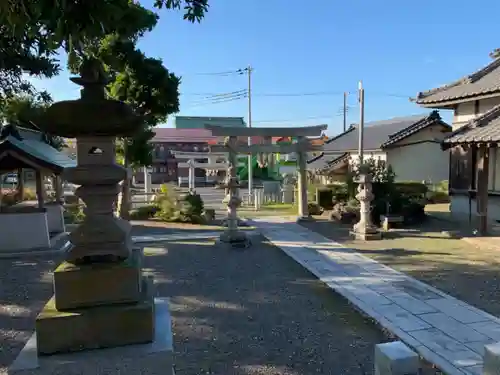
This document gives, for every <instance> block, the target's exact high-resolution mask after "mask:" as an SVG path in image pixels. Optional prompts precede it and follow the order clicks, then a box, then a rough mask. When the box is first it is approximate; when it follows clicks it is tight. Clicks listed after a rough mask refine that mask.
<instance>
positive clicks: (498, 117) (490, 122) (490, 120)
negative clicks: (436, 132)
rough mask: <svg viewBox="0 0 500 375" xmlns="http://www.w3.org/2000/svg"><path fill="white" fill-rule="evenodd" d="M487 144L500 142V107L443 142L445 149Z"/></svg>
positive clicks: (477, 118) (463, 127) (469, 123)
mask: <svg viewBox="0 0 500 375" xmlns="http://www.w3.org/2000/svg"><path fill="white" fill-rule="evenodd" d="M487 142H500V105H497V106H495V107H493V108H492V109H490V110H489V111H488V112H486V113H484V114H483V115H481V116H479V117H476V118H475V119H472V120H471V121H469V122H468V123H467V124H465V125H464V126H462V127H460V128H459V129H457V130H455V131H454V132H452V133H451V134H450V135H449V136H448V137H446V138H445V139H444V140H443V147H444V148H449V147H451V146H453V145H457V144H465V143H487Z"/></svg>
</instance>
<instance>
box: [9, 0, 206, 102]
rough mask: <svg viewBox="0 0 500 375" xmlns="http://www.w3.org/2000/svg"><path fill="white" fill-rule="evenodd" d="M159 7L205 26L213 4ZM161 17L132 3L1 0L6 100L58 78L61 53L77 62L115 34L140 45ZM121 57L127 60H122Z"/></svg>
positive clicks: (167, 1) (171, 1) (170, 2)
mask: <svg viewBox="0 0 500 375" xmlns="http://www.w3.org/2000/svg"><path fill="white" fill-rule="evenodd" d="M154 6H155V8H156V9H162V8H166V9H175V10H178V9H181V8H183V10H184V19H186V20H188V21H190V22H199V21H200V20H201V19H202V18H203V16H204V15H205V13H206V12H207V11H208V4H207V0H155V2H154ZM158 17H159V15H158V14H157V13H155V12H154V11H153V10H149V9H147V8H145V7H144V6H142V5H141V4H140V3H139V2H138V1H130V0H106V1H102V0H86V1H81V0H11V1H0V101H1V100H3V99H4V98H6V97H9V96H11V95H13V94H18V93H21V92H28V93H33V92H34V89H33V86H32V85H31V84H30V83H29V82H28V81H27V80H25V79H24V78H23V73H27V74H28V75H31V76H35V75H36V76H43V77H47V78H50V77H53V76H54V75H57V74H58V73H59V71H60V68H61V67H60V66H59V62H58V60H57V59H56V58H55V56H56V54H57V52H58V51H59V50H60V49H63V50H65V51H66V52H67V53H68V55H69V56H68V60H69V62H70V64H73V63H74V61H75V60H78V59H79V58H81V57H82V56H88V54H89V52H91V53H94V52H95V48H90V49H89V46H99V45H100V43H101V41H102V40H103V39H104V38H105V37H106V36H109V35H117V36H119V37H120V38H123V39H126V40H131V41H134V42H135V41H136V40H137V38H139V37H141V36H142V35H144V33H146V32H147V31H151V30H152V29H153V27H154V26H155V25H156V23H157V20H158ZM117 57H118V58H120V57H121V56H117Z"/></svg>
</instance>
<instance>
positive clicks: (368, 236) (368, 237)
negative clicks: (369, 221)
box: [351, 230, 382, 241]
mask: <svg viewBox="0 0 500 375" xmlns="http://www.w3.org/2000/svg"><path fill="white" fill-rule="evenodd" d="M351 236H353V238H354V239H355V240H361V241H375V240H381V239H382V232H379V231H376V232H372V233H366V232H356V231H354V230H353V231H351Z"/></svg>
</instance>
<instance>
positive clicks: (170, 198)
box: [155, 184, 181, 221]
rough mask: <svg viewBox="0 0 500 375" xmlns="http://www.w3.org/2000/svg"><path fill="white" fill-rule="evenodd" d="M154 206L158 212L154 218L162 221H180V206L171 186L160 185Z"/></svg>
mask: <svg viewBox="0 0 500 375" xmlns="http://www.w3.org/2000/svg"><path fill="white" fill-rule="evenodd" d="M155 206H156V207H157V210H158V211H157V212H156V213H155V217H157V218H158V219H160V220H163V221H180V219H181V204H180V200H179V197H178V195H177V192H176V191H175V187H174V186H173V185H171V186H168V185H166V184H163V185H161V187H160V191H159V192H158V193H157V195H156V201H155Z"/></svg>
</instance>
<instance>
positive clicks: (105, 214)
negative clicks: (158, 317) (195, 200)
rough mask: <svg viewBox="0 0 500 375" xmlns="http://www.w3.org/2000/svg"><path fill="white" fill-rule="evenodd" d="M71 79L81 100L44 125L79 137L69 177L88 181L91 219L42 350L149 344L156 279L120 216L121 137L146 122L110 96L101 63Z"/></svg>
mask: <svg viewBox="0 0 500 375" xmlns="http://www.w3.org/2000/svg"><path fill="white" fill-rule="evenodd" d="M71 81H73V82H74V83H76V84H78V85H80V86H82V87H83V88H82V90H81V98H80V99H77V100H68V101H62V102H58V103H55V104H53V105H52V106H51V107H50V108H49V109H48V111H47V113H46V114H45V115H44V117H43V118H41V119H40V120H39V122H38V123H39V126H40V128H42V129H43V130H44V131H46V132H47V133H50V134H54V135H59V136H62V137H68V138H76V140H77V166H76V167H74V168H69V169H67V170H65V171H64V172H63V178H64V179H65V180H68V181H70V182H72V183H74V184H77V185H80V187H79V188H78V189H77V190H76V195H77V196H78V197H80V198H81V199H82V200H83V201H84V202H85V205H86V208H85V219H84V221H83V223H82V224H81V225H80V226H79V227H78V229H76V230H75V231H74V232H72V233H71V234H70V241H71V243H72V245H73V246H72V248H71V249H70V250H69V251H68V253H67V256H66V260H65V261H64V262H63V263H62V264H61V265H60V266H59V267H58V268H57V269H56V270H55V272H54V296H53V298H52V299H51V300H50V301H49V302H48V304H47V305H46V306H45V308H44V309H43V310H42V312H41V313H40V315H39V316H38V317H37V320H36V340H37V351H38V354H39V355H51V354H54V353H64V352H73V351H81V350H86V349H100V348H107V347H115V346H121V345H127V344H139V343H148V342H152V341H153V338H154V333H155V328H154V321H155V319H154V311H155V309H154V299H153V296H152V293H151V288H152V279H151V278H148V277H145V276H144V275H143V274H142V271H141V259H142V251H141V250H140V249H132V242H131V236H130V230H131V226H130V224H129V222H128V221H124V220H121V219H119V218H118V217H116V216H115V215H114V213H113V206H114V204H115V203H116V201H117V197H118V192H119V188H118V183H119V182H120V181H122V180H123V179H125V178H126V176H127V171H126V169H124V168H123V167H122V166H120V165H117V164H116V162H115V139H116V137H118V136H121V137H125V136H133V134H134V132H135V131H136V129H138V128H139V127H140V126H141V122H142V119H141V118H140V117H138V116H136V115H135V114H134V113H133V111H132V110H131V109H130V108H129V107H128V106H127V105H126V104H124V103H122V102H118V101H114V100H109V99H106V97H105V85H106V83H107V81H106V79H105V77H104V73H103V69H102V66H101V65H100V63H98V62H97V61H95V60H88V61H86V62H85V63H84V64H83V66H82V69H81V76H80V77H75V78H71Z"/></svg>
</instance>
